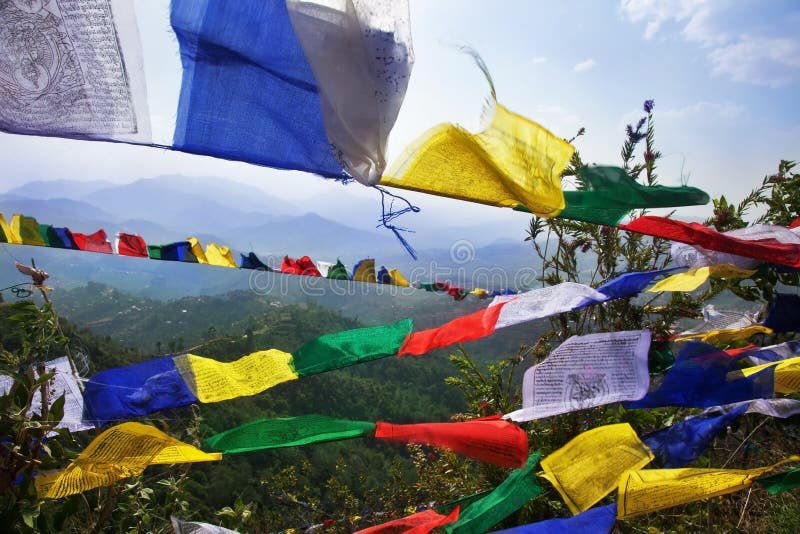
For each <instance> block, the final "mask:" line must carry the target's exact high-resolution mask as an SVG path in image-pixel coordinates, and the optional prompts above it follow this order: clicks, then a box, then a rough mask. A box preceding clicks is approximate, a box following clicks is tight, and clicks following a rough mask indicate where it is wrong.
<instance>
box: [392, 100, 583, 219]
mask: <svg viewBox="0 0 800 534" xmlns="http://www.w3.org/2000/svg"><path fill="white" fill-rule="evenodd" d="M492 111H493V115H494V116H493V118H492V122H491V124H490V125H489V127H488V128H486V129H485V130H484V131H482V132H480V133H478V134H471V133H469V132H467V131H465V130H464V129H462V128H460V127H458V126H455V125H452V124H442V125H439V126H435V127H434V128H432V129H430V130H428V131H427V132H426V133H424V134H423V135H422V136H421V137H420V138H419V139H417V140H416V141H414V142H413V143H412V144H411V145H409V146H408V147H407V148H406V149H405V151H404V152H403V154H402V155H401V156H400V157H398V159H397V160H396V161H395V163H394V164H393V165H392V166H391V168H390V169H389V171H387V173H386V175H385V176H384V177H383V178H382V179H381V182H380V183H381V184H382V185H388V186H391V187H398V188H401V189H409V190H412V191H420V192H423V193H429V194H433V195H440V196H446V197H450V198H458V199H461V200H467V201H471V202H479V203H482V204H489V205H493V206H505V207H514V206H516V205H518V204H522V205H524V206H525V207H526V208H528V210H530V211H531V212H532V213H535V214H536V215H539V216H542V217H553V216H555V215H558V213H559V212H560V211H561V210H562V209H563V208H564V206H565V204H564V195H563V193H562V191H561V171H562V170H564V168H565V167H566V165H567V163H569V160H570V158H571V157H572V153H573V152H574V150H575V149H574V148H573V147H572V146H571V145H570V144H569V143H567V142H566V141H564V140H563V139H561V138H559V137H557V136H555V135H553V134H552V133H550V132H549V131H547V130H546V129H544V128H543V127H541V126H539V125H538V124H536V123H535V122H533V121H530V120H528V119H526V118H524V117H522V116H520V115H517V114H515V113H512V112H510V111H508V110H507V109H506V108H504V107H503V106H501V105H500V104H498V103H496V102H494V103H493V110H492Z"/></svg>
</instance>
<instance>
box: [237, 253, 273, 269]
mask: <svg viewBox="0 0 800 534" xmlns="http://www.w3.org/2000/svg"><path fill="white" fill-rule="evenodd" d="M239 256H241V257H242V261H241V262H239V268H240V269H258V270H260V271H271V270H272V269H270V268H269V266H268V265H267V264H265V263H264V262H262V261H261V260H260V259H258V256H256V253H255V252H250V253H249V254H248V255H247V256H245V255H244V254H241V253H239Z"/></svg>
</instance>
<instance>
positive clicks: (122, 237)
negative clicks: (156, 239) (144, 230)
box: [115, 232, 149, 258]
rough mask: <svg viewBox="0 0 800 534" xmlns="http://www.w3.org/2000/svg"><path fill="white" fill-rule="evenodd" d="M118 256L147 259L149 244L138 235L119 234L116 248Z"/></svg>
mask: <svg viewBox="0 0 800 534" xmlns="http://www.w3.org/2000/svg"><path fill="white" fill-rule="evenodd" d="M115 248H116V249H117V254H119V255H121V256H133V257H135V258H147V257H148V256H149V254H148V253H147V244H146V243H145V242H144V239H142V238H141V237H140V236H138V235H136V234H125V233H122V232H120V233H117V242H116V247H115Z"/></svg>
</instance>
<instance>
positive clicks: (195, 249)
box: [186, 237, 208, 263]
mask: <svg viewBox="0 0 800 534" xmlns="http://www.w3.org/2000/svg"><path fill="white" fill-rule="evenodd" d="M186 241H188V242H189V244H190V245H191V247H192V254H194V257H195V258H197V263H208V260H207V259H206V253H205V252H203V245H201V244H200V241H198V240H197V238H196V237H187V238H186Z"/></svg>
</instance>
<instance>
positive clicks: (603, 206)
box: [558, 165, 709, 226]
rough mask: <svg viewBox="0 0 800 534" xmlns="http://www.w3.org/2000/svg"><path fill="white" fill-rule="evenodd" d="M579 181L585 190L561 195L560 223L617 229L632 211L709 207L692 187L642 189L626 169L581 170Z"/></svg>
mask: <svg viewBox="0 0 800 534" xmlns="http://www.w3.org/2000/svg"><path fill="white" fill-rule="evenodd" d="M578 179H579V180H580V181H581V182H582V183H583V184H584V186H585V189H581V190H579V191H564V201H565V202H566V207H565V208H564V209H563V210H562V211H561V213H559V214H558V217H559V218H560V219H571V220H575V221H584V222H589V223H595V224H602V225H605V226H616V225H617V224H618V223H619V221H621V220H622V218H623V217H624V216H625V215H627V214H628V213H630V211H631V210H634V209H647V208H672V207H679V206H697V205H703V204H708V201H709V197H708V194H706V193H705V192H703V191H701V190H700V189H697V188H695V187H686V186H682V187H667V186H663V185H653V186H645V185H642V184H640V183H639V182H637V181H636V180H635V179H634V178H633V177H632V176H630V175H629V174H628V173H627V172H626V171H625V169H622V168H620V167H611V166H604V165H592V166H583V167H581V168H580V169H578Z"/></svg>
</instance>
